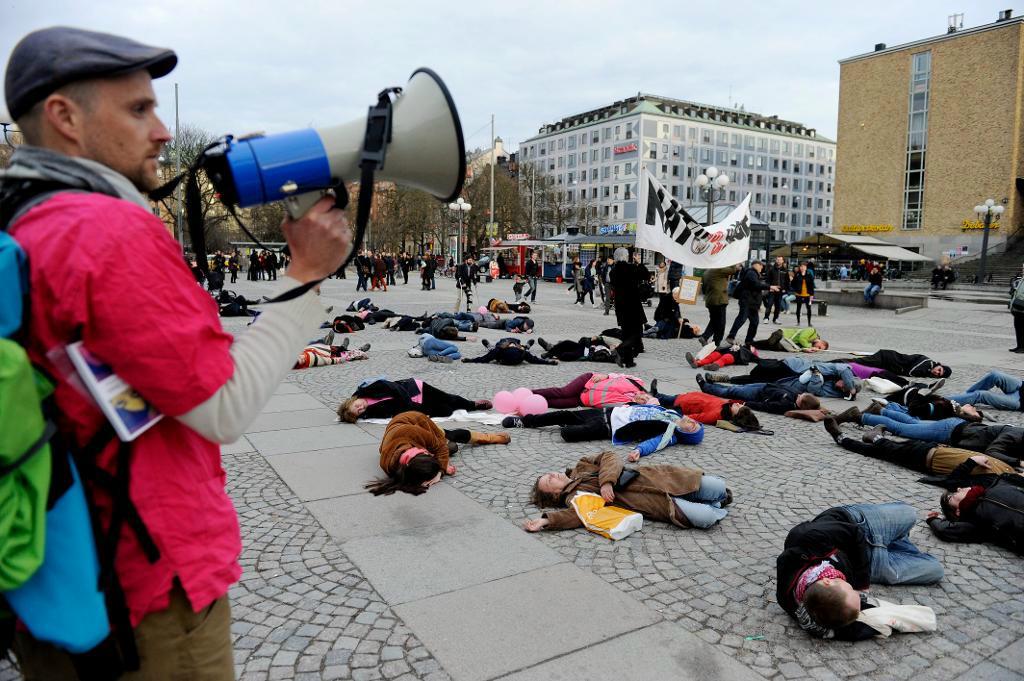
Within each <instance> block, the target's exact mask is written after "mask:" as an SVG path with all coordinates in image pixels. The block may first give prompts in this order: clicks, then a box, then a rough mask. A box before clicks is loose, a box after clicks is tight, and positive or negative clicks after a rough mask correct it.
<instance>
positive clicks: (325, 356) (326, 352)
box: [292, 334, 370, 369]
mask: <svg viewBox="0 0 1024 681" xmlns="http://www.w3.org/2000/svg"><path fill="white" fill-rule="evenodd" d="M332 336H333V334H332ZM331 340H333V337H332V338H331ZM369 349H370V344H369V343H366V344H365V345H363V346H362V347H360V348H359V349H358V350H349V349H348V339H347V338H346V339H345V341H344V342H343V343H342V344H341V345H331V344H330V342H328V343H310V344H309V345H307V346H306V347H305V348H303V350H302V352H300V353H299V357H298V359H296V360H295V365H294V366H292V369H311V368H313V367H323V366H330V365H333V364H345V363H346V362H355V361H357V360H360V359H369V356H368V355H367V354H366V353H367V351H368V350H369Z"/></svg>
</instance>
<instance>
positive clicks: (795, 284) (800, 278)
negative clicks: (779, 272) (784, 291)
mask: <svg viewBox="0 0 1024 681" xmlns="http://www.w3.org/2000/svg"><path fill="white" fill-rule="evenodd" d="M804 282H806V283H807V295H809V296H813V295H814V275H813V274H811V271H810V270H807V273H806V274H800V273H799V272H797V273H796V274H794V275H793V280H792V281H791V282H789V290H790V291H792V292H793V293H795V294H796V295H800V288H801V285H802V284H803V283H804Z"/></svg>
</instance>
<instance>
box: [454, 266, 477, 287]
mask: <svg viewBox="0 0 1024 681" xmlns="http://www.w3.org/2000/svg"><path fill="white" fill-rule="evenodd" d="M455 283H457V284H458V285H459V286H462V287H466V286H472V284H473V268H472V267H471V266H470V265H467V264H466V263H462V264H461V265H459V266H458V267H456V268H455Z"/></svg>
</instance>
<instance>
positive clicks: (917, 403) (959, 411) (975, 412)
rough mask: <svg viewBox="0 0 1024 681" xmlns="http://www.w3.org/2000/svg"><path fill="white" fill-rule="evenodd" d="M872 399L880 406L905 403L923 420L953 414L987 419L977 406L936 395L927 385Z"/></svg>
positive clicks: (904, 404)
mask: <svg viewBox="0 0 1024 681" xmlns="http://www.w3.org/2000/svg"><path fill="white" fill-rule="evenodd" d="M940 380H941V379H940ZM871 401H872V402H873V403H875V404H878V405H879V407H878V408H880V407H884V406H886V405H888V404H900V405H903V406H904V407H906V408H907V413H908V414H910V415H911V416H913V417H916V418H919V419H921V420H922V421H939V420H941V419H946V418H950V417H953V416H956V417H959V418H962V419H964V420H965V421H970V422H972V423H979V422H980V421H983V420H984V419H985V413H984V412H982V411H981V410H980V409H978V408H977V407H975V406H973V405H970V404H960V403H959V402H955V401H953V400H950V399H947V398H945V397H942V396H941V395H936V394H935V393H934V392H932V389H929V388H927V387H925V388H907V389H905V390H900V391H898V392H895V393H892V394H890V395H888V396H886V397H884V398H882V397H872V398H871ZM876 409H877V408H876Z"/></svg>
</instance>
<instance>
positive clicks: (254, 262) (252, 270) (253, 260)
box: [246, 248, 260, 281]
mask: <svg viewBox="0 0 1024 681" xmlns="http://www.w3.org/2000/svg"><path fill="white" fill-rule="evenodd" d="M259 270H260V256H259V254H258V253H257V252H256V249H255V248H254V249H253V250H251V251H249V271H248V273H247V275H248V276H247V277H246V279H248V280H249V281H256V277H257V276H258V273H259Z"/></svg>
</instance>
